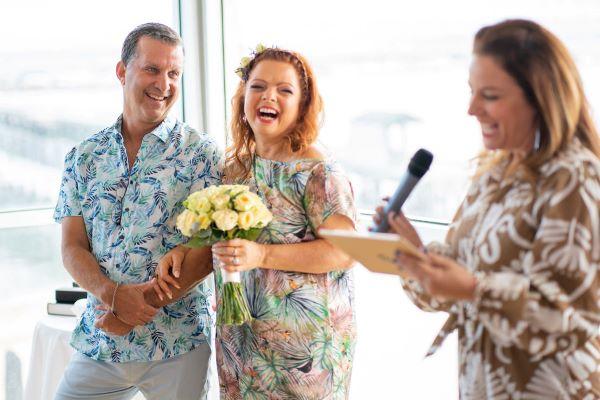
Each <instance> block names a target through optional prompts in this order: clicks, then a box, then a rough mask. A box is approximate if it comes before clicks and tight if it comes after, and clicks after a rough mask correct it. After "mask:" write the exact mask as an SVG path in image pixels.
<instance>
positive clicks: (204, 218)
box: [196, 213, 212, 229]
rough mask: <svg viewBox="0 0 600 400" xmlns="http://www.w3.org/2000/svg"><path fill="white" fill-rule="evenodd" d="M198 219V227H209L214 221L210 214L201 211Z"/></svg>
mask: <svg viewBox="0 0 600 400" xmlns="http://www.w3.org/2000/svg"><path fill="white" fill-rule="evenodd" d="M196 221H197V222H198V225H199V227H198V229H208V227H209V226H210V224H211V223H212V219H211V218H210V214H208V213H201V214H199V215H197V216H196Z"/></svg>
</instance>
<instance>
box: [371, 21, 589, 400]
mask: <svg viewBox="0 0 600 400" xmlns="http://www.w3.org/2000/svg"><path fill="white" fill-rule="evenodd" d="M469 84H470V86H471V90H472V96H471V101H470V105H469V114H470V115H473V116H474V117H476V118H477V119H478V121H479V122H480V124H481V132H482V136H483V142H484V146H485V151H484V152H483V153H482V154H481V156H480V158H479V162H478V169H477V172H476V174H475V176H474V177H473V180H472V184H471V187H470V189H469V191H468V193H467V196H466V198H465V199H464V201H463V203H462V205H461V206H460V207H459V209H458V211H457V213H456V216H455V217H454V220H453V222H452V224H451V225H450V229H449V232H448V235H447V238H446V241H445V243H444V244H438V243H432V244H430V245H429V246H427V250H428V251H427V253H428V257H427V258H428V262H422V261H419V260H418V259H416V258H413V257H410V256H408V255H405V254H398V257H397V260H396V262H397V264H398V271H399V274H401V275H402V276H403V280H402V285H403V287H404V289H405V291H406V292H407V294H408V295H409V297H410V298H411V300H412V301H413V302H414V303H415V304H416V305H417V306H419V307H420V308H422V309H424V310H427V311H446V312H448V313H449V314H450V317H449V319H448V321H447V322H446V324H445V325H444V327H443V328H442V331H441V332H440V333H439V335H438V337H437V338H436V340H435V342H434V345H433V346H432V349H431V350H430V353H429V354H431V353H433V352H434V351H435V350H436V348H437V347H438V346H439V345H440V344H441V342H442V341H443V339H444V338H445V337H446V336H447V335H448V334H449V333H450V332H452V331H453V330H454V329H458V333H459V362H460V366H459V375H460V376H459V388H460V397H461V399H484V398H488V399H492V398H494V399H496V398H499V399H500V398H501V399H550V398H552V399H590V400H591V399H597V398H600V380H599V377H600V375H599V373H598V368H599V365H600V346H599V343H598V333H599V322H600V279H599V278H598V268H599V265H600V160H599V158H598V157H599V155H600V142H599V139H598V132H597V130H596V128H595V126H594V123H593V122H592V118H591V116H590V111H589V107H588V104H587V100H586V97H585V94H584V92H583V88H582V84H581V79H580V77H579V73H578V71H577V68H576V67H575V64H574V62H573V60H572V58H571V56H570V55H569V52H568V51H567V49H566V48H565V46H564V45H563V44H562V43H561V42H560V41H559V40H558V39H557V38H556V37H555V36H554V35H553V34H552V33H550V32H549V31H547V30H546V29H544V28H543V27H541V26H539V25H538V24H536V23H534V22H531V21H526V20H508V21H504V22H501V23H498V24H496V25H492V26H488V27H484V28H482V29H481V30H480V31H479V32H478V33H477V34H476V36H475V40H474V46H473V62H472V65H471V70H470V77H469ZM381 218H383V215H382V208H381V207H380V208H378V215H377V216H376V217H375V220H376V222H379V221H380V220H381ZM387 218H388V221H389V223H390V226H391V230H392V231H394V232H397V233H399V234H401V235H403V236H405V237H406V238H408V239H409V240H411V241H412V242H413V244H415V245H416V246H418V247H422V246H423V244H422V243H421V240H420V239H419V236H418V234H417V233H416V231H415V229H414V228H413V227H412V226H411V224H410V222H408V220H407V219H406V218H405V217H404V216H403V215H402V214H401V213H399V214H391V215H388V216H387Z"/></svg>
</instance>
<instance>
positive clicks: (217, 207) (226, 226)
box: [177, 185, 273, 325]
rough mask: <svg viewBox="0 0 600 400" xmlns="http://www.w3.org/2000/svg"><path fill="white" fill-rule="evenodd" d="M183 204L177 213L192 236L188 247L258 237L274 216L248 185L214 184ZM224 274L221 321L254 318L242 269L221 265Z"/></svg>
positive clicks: (180, 223)
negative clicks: (232, 269) (233, 269)
mask: <svg viewBox="0 0 600 400" xmlns="http://www.w3.org/2000/svg"><path fill="white" fill-rule="evenodd" d="M183 205H184V207H185V210H184V211H183V212H182V213H181V214H179V216H178V217H177V228H178V229H179V230H180V231H181V233H182V234H183V235H184V236H187V237H188V238H190V240H189V241H188V242H187V244H186V246H188V247H203V246H212V245H213V244H214V243H216V242H220V241H227V240H232V239H235V238H238V239H244V240H250V241H255V240H257V238H258V236H259V234H260V232H261V231H262V229H263V228H264V227H266V226H267V225H268V224H269V223H270V222H271V220H272V218H273V216H272V214H271V213H270V212H269V210H268V209H267V207H266V206H265V205H264V204H263V203H262V200H261V198H260V197H259V196H258V195H256V194H255V193H252V192H250V191H249V188H248V186H244V185H220V186H210V187H208V188H206V189H203V190H200V191H198V192H194V193H192V194H190V195H189V196H188V198H187V199H186V200H185V201H184V202H183ZM216 265H217V264H216V263H215V266H216ZM221 277H222V278H223V285H222V286H223V288H222V290H221V293H220V299H219V304H218V308H217V324H218V325H241V324H243V323H245V322H248V321H251V320H252V316H251V314H250V309H249V307H248V302H247V301H246V296H245V293H244V288H243V287H242V280H241V276H240V273H239V272H228V271H225V270H224V269H222V268H221Z"/></svg>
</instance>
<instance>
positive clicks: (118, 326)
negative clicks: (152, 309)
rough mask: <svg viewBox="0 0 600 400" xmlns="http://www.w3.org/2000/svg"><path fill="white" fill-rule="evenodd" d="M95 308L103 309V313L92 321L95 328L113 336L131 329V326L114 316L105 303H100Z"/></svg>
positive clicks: (125, 333)
mask: <svg viewBox="0 0 600 400" xmlns="http://www.w3.org/2000/svg"><path fill="white" fill-rule="evenodd" d="M96 309H97V310H101V311H104V314H103V315H102V316H101V317H100V318H97V319H96V322H94V326H95V327H96V328H98V329H100V330H102V331H104V332H106V333H108V334H111V335H115V336H125V335H127V334H128V333H129V332H131V331H132V330H133V326H131V325H127V324H126V323H125V322H123V321H121V320H119V319H118V318H116V317H115V316H114V315H113V314H112V313H111V312H110V310H109V308H108V307H106V306H105V305H100V306H98V307H96Z"/></svg>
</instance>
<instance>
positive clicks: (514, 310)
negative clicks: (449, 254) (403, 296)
mask: <svg viewBox="0 0 600 400" xmlns="http://www.w3.org/2000/svg"><path fill="white" fill-rule="evenodd" d="M572 169H573V170H572V171H569V170H568V169H567V168H563V169H562V170H560V171H559V176H558V178H557V179H553V181H552V182H551V184H550V185H548V187H547V190H546V191H545V192H544V191H542V192H541V195H539V196H538V198H539V199H538V200H537V201H536V204H535V205H534V212H535V210H536V209H537V210H539V214H538V215H539V216H538V217H537V218H536V220H538V221H539V225H538V228H537V231H536V234H535V238H534V241H533V244H532V248H531V249H530V250H526V251H523V253H522V254H521V255H520V257H519V258H520V260H521V264H522V267H521V269H522V271H523V272H522V273H521V272H515V271H514V270H507V271H505V272H490V273H482V274H481V275H479V276H478V279H479V283H478V288H477V296H476V300H475V302H474V305H475V310H476V312H477V314H478V318H479V320H480V321H481V323H482V324H483V325H484V326H485V328H486V329H487V330H488V331H489V333H490V335H492V337H493V338H494V339H495V340H496V341H497V342H498V343H501V344H505V345H515V346H517V347H519V348H521V349H522V350H524V351H528V352H529V353H530V354H532V355H535V356H536V357H543V356H545V355H548V354H551V353H554V352H556V351H561V350H564V349H567V348H573V347H575V346H581V345H583V344H584V343H585V342H587V341H588V340H589V339H590V338H592V337H595V336H597V335H598V328H599V323H598V322H599V321H600V309H599V300H600V298H599V293H600V292H599V289H600V285H599V279H598V275H597V273H598V266H599V262H600V223H599V220H600V218H599V209H600V180H599V174H598V170H600V168H592V167H591V166H589V165H588V166H583V167H580V168H577V167H574V168H572Z"/></svg>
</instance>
